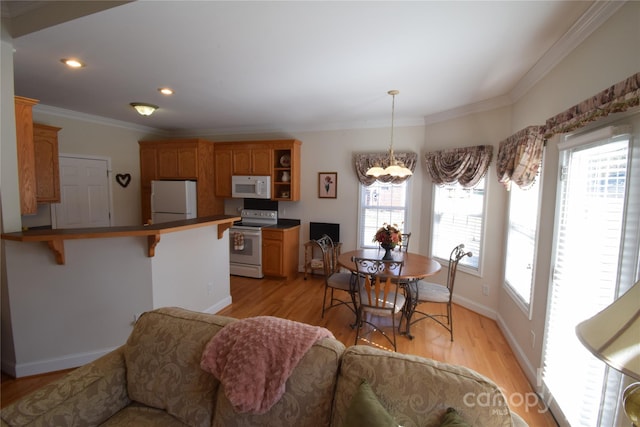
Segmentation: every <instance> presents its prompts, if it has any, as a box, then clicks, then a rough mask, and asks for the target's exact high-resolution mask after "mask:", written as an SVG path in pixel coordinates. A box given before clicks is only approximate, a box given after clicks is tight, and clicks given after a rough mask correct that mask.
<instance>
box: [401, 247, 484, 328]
mask: <svg viewBox="0 0 640 427" xmlns="http://www.w3.org/2000/svg"><path fill="white" fill-rule="evenodd" d="M465 256H468V257H471V256H473V254H472V253H471V252H465V251H464V244H460V245H458V246H456V247H455V248H453V250H452V251H451V254H450V255H449V268H448V270H447V285H446V286H444V285H440V284H437V283H431V282H427V281H425V280H418V281H413V282H409V283H407V284H406V290H407V292H408V294H407V296H408V300H409V303H408V304H407V307H406V308H405V317H406V319H407V326H406V331H405V333H406V335H407V336H408V337H409V338H411V339H413V336H412V335H411V325H413V324H415V323H417V322H420V321H421V320H424V319H433V320H435V321H436V322H438V323H439V324H440V325H442V326H443V327H444V328H445V329H446V330H447V331H449V334H450V335H451V341H453V316H452V314H453V313H452V310H451V300H452V298H453V287H454V285H455V280H456V272H457V270H458V263H459V262H460V260H461V259H462V258H464V257H465ZM429 303H430V304H439V305H445V306H446V313H445V314H442V311H440V312H439V313H428V312H426V311H420V310H418V306H421V305H422V304H429ZM415 315H418V316H419V317H418V318H416V319H414V316H415ZM400 322H401V323H402V319H401V320H400Z"/></svg>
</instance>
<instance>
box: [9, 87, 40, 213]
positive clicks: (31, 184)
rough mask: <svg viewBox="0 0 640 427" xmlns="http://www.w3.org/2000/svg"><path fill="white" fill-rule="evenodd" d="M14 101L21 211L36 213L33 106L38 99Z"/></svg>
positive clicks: (17, 99) (17, 98) (20, 98)
mask: <svg viewBox="0 0 640 427" xmlns="http://www.w3.org/2000/svg"><path fill="white" fill-rule="evenodd" d="M14 102H15V114H16V149H17V155H18V186H19V188H20V213H22V214H23V215H26V214H35V213H36V212H37V211H38V201H37V196H36V158H35V146H34V143H33V106H34V105H36V104H37V103H38V101H37V100H35V99H29V98H24V97H22V96H16V97H15V98H14Z"/></svg>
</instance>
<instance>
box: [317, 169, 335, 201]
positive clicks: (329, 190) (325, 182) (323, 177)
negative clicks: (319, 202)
mask: <svg viewBox="0 0 640 427" xmlns="http://www.w3.org/2000/svg"><path fill="white" fill-rule="evenodd" d="M318 197H319V198H321V199H335V198H336V197H338V172H318Z"/></svg>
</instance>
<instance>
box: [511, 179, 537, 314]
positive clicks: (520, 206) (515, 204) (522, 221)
mask: <svg viewBox="0 0 640 427" xmlns="http://www.w3.org/2000/svg"><path fill="white" fill-rule="evenodd" d="M541 175H542V174H540V176H541ZM540 176H538V178H537V179H536V180H535V181H534V183H533V185H531V187H529V188H527V189H522V188H520V187H519V186H517V185H515V184H512V185H511V189H510V191H509V226H508V230H507V254H506V258H505V267H504V281H505V285H506V286H507V288H508V289H509V290H511V291H512V294H514V296H515V297H516V298H517V300H518V301H519V302H521V303H522V305H523V306H524V307H525V308H526V309H527V312H529V309H530V304H531V291H532V284H533V277H534V274H533V272H534V266H535V250H536V236H537V234H538V207H539V201H540Z"/></svg>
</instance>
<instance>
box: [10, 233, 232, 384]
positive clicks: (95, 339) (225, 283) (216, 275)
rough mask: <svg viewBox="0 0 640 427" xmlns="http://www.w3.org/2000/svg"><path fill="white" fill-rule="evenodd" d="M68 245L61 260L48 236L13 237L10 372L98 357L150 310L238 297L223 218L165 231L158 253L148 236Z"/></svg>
mask: <svg viewBox="0 0 640 427" xmlns="http://www.w3.org/2000/svg"><path fill="white" fill-rule="evenodd" d="M64 245H65V258H66V262H65V264H64V265H58V264H56V262H55V260H54V256H53V253H52V252H51V250H49V248H48V247H47V245H46V244H45V243H42V242H13V241H8V242H7V244H6V249H7V250H6V253H7V278H8V280H7V284H8V286H7V288H8V297H9V299H10V303H11V326H12V329H11V330H12V334H10V335H8V336H7V337H5V336H4V335H3V336H2V346H3V347H4V346H5V345H9V346H12V347H13V348H15V358H14V359H11V358H9V357H7V358H6V359H5V358H4V356H5V355H4V354H3V360H2V370H3V371H5V372H8V373H11V374H13V375H16V376H18V377H20V376H25V375H33V374H38V373H42V372H48V371H53V370H59V369H65V368H70V367H75V366H79V365H82V364H84V363H87V362H89V361H91V360H94V359H95V358H97V357H99V356H101V355H103V354H104V353H106V352H108V351H110V350H112V349H113V348H115V347H117V346H119V345H122V344H124V342H125V341H126V340H127V337H128V336H129V334H130V332H131V329H132V326H133V320H134V316H135V315H136V314H140V313H142V312H144V311H147V310H151V309H154V308H158V307H163V306H178V307H183V308H187V309H190V310H195V311H207V310H209V311H217V310H219V309H221V308H223V307H225V306H226V305H228V304H229V303H230V302H231V295H230V282H229V255H228V253H229V250H228V248H229V232H228V231H225V233H224V235H223V238H222V239H218V227H217V225H212V226H205V227H201V228H197V229H191V230H185V231H179V232H175V233H168V234H163V235H162V237H161V239H160V242H159V243H158V245H157V246H156V249H155V253H156V254H155V256H154V257H153V258H149V257H148V256H147V239H146V237H114V238H99V239H78V240H66V241H65V243H64ZM34 266H37V268H34ZM209 284H210V286H209ZM12 337H13V341H12V342H11V341H9V340H10V339H11V338H12Z"/></svg>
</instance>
